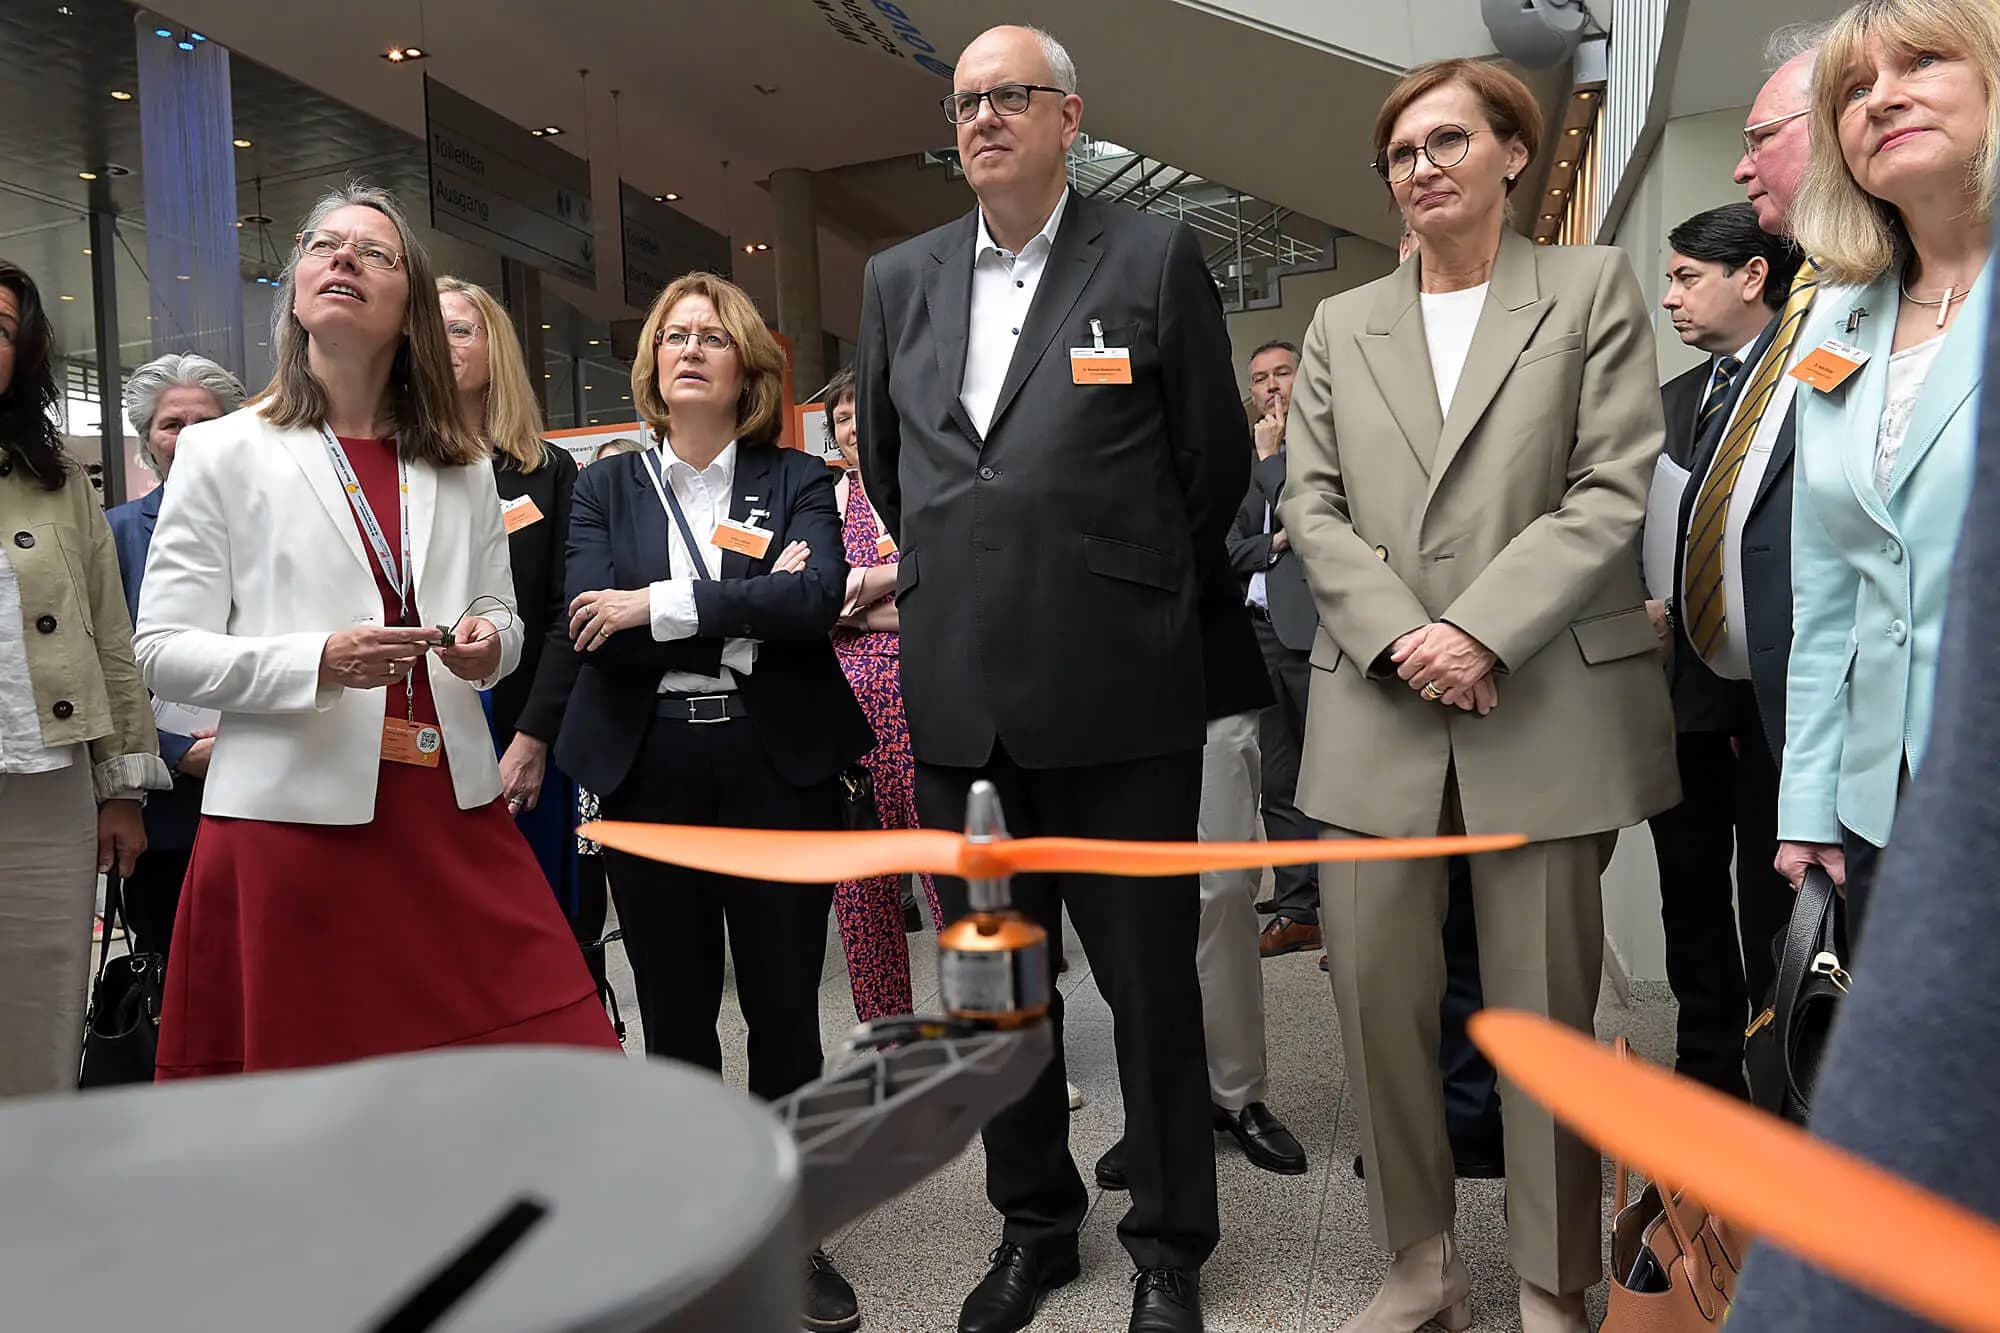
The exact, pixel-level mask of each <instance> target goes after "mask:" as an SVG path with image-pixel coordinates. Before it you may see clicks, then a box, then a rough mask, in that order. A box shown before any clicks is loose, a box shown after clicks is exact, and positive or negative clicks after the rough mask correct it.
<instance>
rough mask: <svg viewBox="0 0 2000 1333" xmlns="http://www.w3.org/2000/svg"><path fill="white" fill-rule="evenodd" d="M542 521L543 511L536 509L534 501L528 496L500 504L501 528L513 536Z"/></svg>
mask: <svg viewBox="0 0 2000 1333" xmlns="http://www.w3.org/2000/svg"><path fill="white" fill-rule="evenodd" d="M541 521H542V511H541V510H540V509H537V508H536V507H535V502H534V500H533V499H532V498H531V497H529V496H526V495H522V496H517V497H515V498H514V499H512V500H502V501H501V502H500V526H502V527H504V528H505V529H507V535H508V536H510V537H511V536H513V535H514V534H515V533H517V532H519V531H520V530H521V529H522V528H525V527H527V526H528V525H529V524H531V523H539V522H541Z"/></svg>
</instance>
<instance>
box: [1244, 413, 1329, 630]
mask: <svg viewBox="0 0 2000 1333" xmlns="http://www.w3.org/2000/svg"><path fill="white" fill-rule="evenodd" d="M1284 493H1285V451H1284V450H1283V449H1280V450H1278V452H1277V453H1275V454H1272V455H1271V456H1270V457H1269V458H1260V459H1258V460H1257V462H1256V463H1255V464H1253V465H1252V466H1251V469H1250V489H1249V491H1248V492H1246V493H1245V494H1244V496H1243V503H1242V504H1241V505H1240V506H1238V508H1237V510H1236V521H1235V522H1234V523H1232V524H1230V526H1229V564H1230V568H1232V569H1234V570H1235V571H1236V575H1237V580H1238V582H1239V583H1240V584H1241V585H1242V586H1243V587H1244V588H1245V589H1246V590H1247V589H1248V587H1249V585H1250V576H1251V575H1253V574H1257V573H1262V574H1263V575H1264V600H1265V603H1266V605H1267V607H1268V609H1269V610H1270V612H1271V628H1272V630H1273V631H1275V632H1276V634H1277V636H1278V642H1279V643H1281V644H1283V645H1284V646H1285V647H1287V648H1289V649H1291V650H1292V651H1293V652H1295V653H1304V652H1310V651H1311V650H1312V645H1313V635H1314V634H1316V633H1318V631H1319V609H1318V608H1317V607H1315V606H1314V605H1313V600H1312V589H1311V588H1309V587H1307V586H1306V571H1305V566H1304V565H1302V564H1300V563H1299V556H1298V552H1296V551H1294V550H1292V549H1291V547H1290V546H1289V545H1288V546H1287V547H1286V548H1285V549H1284V550H1282V551H1279V552H1277V553H1275V554H1273V553H1272V550H1271V538H1272V536H1273V535H1275V534H1276V533H1279V532H1283V531H1284V524H1282V523H1280V522H1278V521H1277V518H1276V517H1275V515H1274V516H1273V517H1272V519H1271V531H1270V532H1266V531H1264V518H1265V515H1266V514H1268V513H1271V512H1272V511H1273V510H1275V509H1276V508H1277V506H1278V501H1280V500H1281V499H1283V498H1284Z"/></svg>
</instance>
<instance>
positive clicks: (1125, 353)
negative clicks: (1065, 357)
mask: <svg viewBox="0 0 2000 1333" xmlns="http://www.w3.org/2000/svg"><path fill="white" fill-rule="evenodd" d="M1090 341H1091V346H1089V347H1072V348H1070V349H1069V378H1070V382H1071V383H1072V384H1130V383H1131V382H1132V351H1131V349H1130V348H1126V347H1106V346H1105V345H1104V322H1103V321H1102V320H1096V319H1093V320H1091V321H1090Z"/></svg>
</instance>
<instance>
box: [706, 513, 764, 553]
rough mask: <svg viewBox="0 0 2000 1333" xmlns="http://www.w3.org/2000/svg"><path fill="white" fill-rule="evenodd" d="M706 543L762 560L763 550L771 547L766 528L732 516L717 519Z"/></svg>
mask: <svg viewBox="0 0 2000 1333" xmlns="http://www.w3.org/2000/svg"><path fill="white" fill-rule="evenodd" d="M708 543H709V545H711V546H715V547H719V548H720V549H722V550H725V551H734V552H736V554H738V555H747V556H749V557H750V558H751V559H752V560H762V559H763V558H764V552H766V551H768V550H770V549H771V533H770V530H769V529H768V528H760V527H758V526H757V525H756V524H754V523H739V522H737V521H736V520H735V519H733V518H725V519H718V520H717V521H716V524H715V531H714V533H712V534H711V535H710V536H709V539H708Z"/></svg>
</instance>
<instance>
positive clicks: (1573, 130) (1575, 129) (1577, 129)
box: [1567, 125, 1583, 138]
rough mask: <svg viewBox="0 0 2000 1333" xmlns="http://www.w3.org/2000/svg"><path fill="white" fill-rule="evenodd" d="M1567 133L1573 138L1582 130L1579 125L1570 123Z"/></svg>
mask: <svg viewBox="0 0 2000 1333" xmlns="http://www.w3.org/2000/svg"><path fill="white" fill-rule="evenodd" d="M1567 133H1568V134H1569V135H1570V137H1571V138H1575V137H1576V136H1577V135H1579V134H1582V133H1583V130H1582V128H1581V127H1580V126H1576V125H1572V126H1570V127H1569V129H1568V131H1567Z"/></svg>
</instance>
